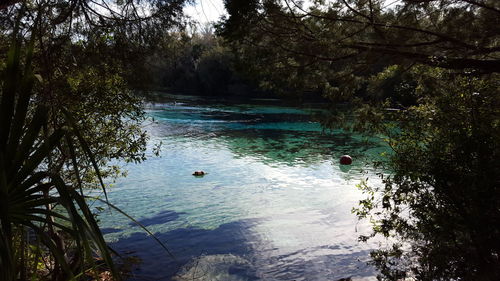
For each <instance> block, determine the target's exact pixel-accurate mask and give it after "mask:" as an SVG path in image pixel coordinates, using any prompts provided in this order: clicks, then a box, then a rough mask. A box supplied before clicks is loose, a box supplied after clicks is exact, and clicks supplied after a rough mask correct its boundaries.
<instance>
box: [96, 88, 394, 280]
mask: <svg viewBox="0 0 500 281" xmlns="http://www.w3.org/2000/svg"><path fill="white" fill-rule="evenodd" d="M314 108H315V107H314V106H312V105H309V106H302V107H301V108H299V107H291V106H283V102H282V101H280V100H248V101H245V102H244V103H242V102H241V101H239V102H226V101H224V102H223V101H220V100H206V99H202V98H198V97H189V96H167V95H165V97H164V102H162V103H155V104H149V105H148V114H149V115H150V116H151V117H152V118H153V119H154V120H155V123H152V124H148V125H147V126H146V129H147V131H148V132H149V134H150V135H151V146H153V144H155V143H158V142H160V141H161V142H162V144H163V145H162V152H161V157H151V158H149V159H148V160H147V161H145V162H143V163H140V164H135V165H127V166H126V169H128V171H129V175H128V177H126V178H123V179H120V180H119V181H118V182H117V183H116V184H115V185H114V186H113V187H112V188H111V189H110V192H109V198H110V200H111V202H113V203H114V204H115V205H117V206H119V207H120V208H122V209H124V210H125V211H126V212H127V213H129V214H130V215H132V216H134V217H135V218H137V219H138V220H139V221H140V222H141V223H142V224H144V225H145V226H147V227H148V228H149V229H150V230H151V231H152V232H154V233H155V235H156V236H157V237H158V238H159V239H160V240H161V241H163V242H164V243H166V245H167V246H168V247H169V249H170V251H171V252H172V253H173V254H174V256H175V260H174V259H172V258H170V257H169V256H168V255H167V254H166V253H165V251H164V250H163V249H162V248H161V247H160V246H159V245H158V244H157V243H156V242H155V241H154V240H153V239H151V238H150V237H148V236H147V235H146V234H145V233H144V232H143V231H141V229H140V228H139V227H137V226H135V225H134V224H133V223H130V221H129V220H127V219H126V218H124V217H122V216H120V215H119V214H118V213H116V212H110V211H105V212H103V213H101V215H100V217H99V219H100V221H101V222H100V224H101V227H102V229H103V232H105V233H106V235H105V237H106V239H107V240H108V241H109V242H111V246H112V247H113V248H114V249H115V250H117V251H118V252H120V253H124V254H126V255H129V256H137V257H139V258H140V259H141V260H142V263H141V264H140V265H138V266H136V267H135V268H134V270H133V274H134V276H133V277H132V278H131V280H193V279H194V280H339V279H341V278H349V277H351V278H352V279H353V280H372V279H374V277H373V276H374V275H376V272H375V271H374V269H373V268H372V267H370V266H368V265H367V264H366V262H367V261H368V260H369V251H370V250H371V248H372V247H373V246H372V245H370V244H363V243H359V242H357V237H358V236H359V235H360V234H362V233H363V232H366V231H367V230H368V226H367V225H366V224H363V223H358V222H357V220H356V217H355V216H354V215H352V214H351V209H352V207H353V206H356V204H357V201H358V200H359V199H361V198H362V194H360V192H359V191H358V190H357V189H356V188H355V185H356V184H357V183H359V181H360V180H361V179H365V178H370V181H371V182H373V184H376V183H377V176H376V175H375V172H374V171H372V170H371V169H370V168H369V165H368V163H369V162H370V161H371V160H373V159H374V158H375V157H377V155H378V154H379V153H380V152H382V151H384V150H385V149H386V148H385V147H384V146H383V145H382V144H381V142H380V140H378V139H367V138H364V137H361V136H357V135H352V134H349V133H345V132H343V131H340V130H334V131H328V132H325V131H324V130H323V129H322V128H321V126H320V125H319V124H318V123H316V122H313V121H311V117H310V114H311V113H313V112H314V111H315V110H316V109H314ZM343 154H349V155H351V156H353V158H354V163H353V165H352V166H351V167H350V169H345V168H346V167H340V166H339V164H338V158H339V157H340V156H341V155H343ZM195 170H203V171H205V172H207V173H208V174H207V175H205V176H204V177H194V176H192V175H191V174H192V173H193V171H195Z"/></svg>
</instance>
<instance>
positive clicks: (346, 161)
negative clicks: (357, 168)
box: [340, 155, 352, 165]
mask: <svg viewBox="0 0 500 281" xmlns="http://www.w3.org/2000/svg"><path fill="white" fill-rule="evenodd" d="M340 164H341V165H351V164H352V157H351V156H349V155H342V156H340Z"/></svg>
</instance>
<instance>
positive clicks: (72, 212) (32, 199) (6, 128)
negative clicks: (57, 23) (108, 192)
mask: <svg viewBox="0 0 500 281" xmlns="http://www.w3.org/2000/svg"><path fill="white" fill-rule="evenodd" d="M32 51H33V46H31V48H29V51H28V54H27V57H26V62H25V64H24V66H23V65H22V63H21V58H22V56H21V44H20V43H18V42H16V44H13V46H12V48H11V49H10V51H9V55H8V57H7V65H6V68H5V69H3V70H2V83H1V84H2V88H1V92H0V93H1V105H0V107H1V109H2V110H1V112H2V114H1V121H0V144H1V146H0V147H1V148H0V201H1V202H0V206H1V207H0V249H1V251H0V268H1V269H2V270H1V271H0V278H1V279H2V280H6V281H10V280H27V279H28V278H29V279H32V278H35V279H37V278H38V276H37V275H38V274H39V273H40V271H39V270H40V267H41V259H42V258H44V259H45V260H46V259H49V265H46V266H47V270H49V274H48V275H50V276H51V277H52V278H54V280H61V279H64V280H70V279H73V278H75V275H76V274H79V273H80V272H82V271H83V270H85V267H88V266H89V265H90V266H92V265H94V256H95V254H96V253H97V254H98V255H99V256H101V257H102V258H103V259H104V261H105V262H106V264H107V266H108V267H109V269H110V270H111V272H112V273H113V275H114V276H115V277H116V278H118V274H117V272H116V270H115V268H114V265H113V261H112V259H111V255H110V253H109V250H108V248H107V245H106V243H105V242H104V238H103V237H102V234H101V232H100V230H99V227H98V225H97V223H96V221H95V219H94V215H93V214H92V212H91V211H90V209H89V207H88V206H87V203H86V202H85V199H84V197H83V194H79V193H78V192H77V191H76V189H75V188H74V187H73V186H70V185H67V184H66V182H65V181H64V179H63V178H62V177H61V168H59V169H57V167H56V166H54V165H53V164H52V162H53V161H54V155H58V154H65V155H67V156H68V157H71V158H73V159H75V157H76V156H75V154H74V153H73V152H74V150H70V149H69V147H70V146H71V145H72V143H73V142H75V141H74V140H73V139H75V138H77V137H76V136H79V135H80V133H79V130H80V129H79V128H78V127H77V126H76V124H74V123H72V122H67V121H66V122H64V125H63V126H58V127H51V126H50V123H49V122H50V119H49V116H50V109H49V107H48V106H47V104H46V103H43V102H42V103H40V102H39V103H37V104H34V97H35V96H34V95H33V92H34V91H33V89H34V88H35V87H38V86H39V85H37V84H38V83H36V82H35V77H34V74H33V72H32V68H31V55H32ZM23 68H24V69H23ZM69 114H70V113H67V114H66V115H67V116H69ZM66 120H67V119H66ZM77 139H79V141H78V143H79V144H80V145H79V147H82V148H84V150H85V156H86V157H88V158H89V159H93V155H92V154H91V152H90V150H89V149H88V146H87V144H86V142H85V140H84V139H82V138H81V137H78V138H77ZM75 143H76V142H75ZM73 168H75V170H77V169H78V167H76V166H75V167H73ZM96 172H97V174H99V171H98V170H96ZM79 182H80V181H79ZM103 188H104V186H103ZM56 206H57V208H58V210H57V211H56V210H55V208H56ZM59 209H60V210H59ZM33 237H34V238H33ZM68 240H69V241H70V244H67V245H65V242H66V241H68ZM41 249H43V250H42V251H41ZM30 263H33V264H30ZM94 266H95V265H94Z"/></svg>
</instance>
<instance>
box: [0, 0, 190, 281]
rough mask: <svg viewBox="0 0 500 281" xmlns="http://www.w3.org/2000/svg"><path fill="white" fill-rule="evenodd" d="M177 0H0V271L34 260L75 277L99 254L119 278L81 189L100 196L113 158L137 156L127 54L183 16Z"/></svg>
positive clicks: (15, 273)
mask: <svg viewBox="0 0 500 281" xmlns="http://www.w3.org/2000/svg"><path fill="white" fill-rule="evenodd" d="M183 3H184V1H180V0H179V1H117V2H116V3H113V4H111V3H110V2H109V1H80V0H69V1H2V2H0V22H1V25H0V38H1V40H0V49H1V50H2V52H1V54H2V55H0V71H1V77H0V78H1V91H0V100H1V113H0V117H1V120H0V122H1V124H2V126H1V127H0V147H1V148H0V192H1V196H0V199H1V201H2V202H1V204H0V205H1V207H0V227H1V229H0V246H1V251H0V252H1V255H0V266H1V270H0V274H1V276H2V278H1V279H2V280H19V279H20V280H25V279H27V278H28V276H29V275H33V276H34V277H39V276H36V274H37V272H36V270H37V266H38V263H39V261H40V259H41V258H42V257H44V258H46V260H47V259H48V262H47V263H46V267H47V270H48V274H47V276H46V278H48V279H52V280H68V279H70V278H83V277H84V274H85V273H86V272H87V269H88V267H89V266H90V267H92V266H93V265H95V263H94V258H95V255H96V254H98V255H100V256H101V257H102V258H103V259H104V261H105V263H106V264H107V266H108V268H109V269H110V270H111V271H112V273H113V275H114V277H115V278H116V279H118V278H119V276H118V275H117V271H116V270H115V267H114V265H113V260H112V259H111V256H110V251H109V249H108V248H107V246H106V244H105V243H104V239H103V237H102V234H101V232H100V230H99V228H98V226H97V224H96V221H95V218H94V215H93V214H92V212H91V210H90V209H89V206H88V205H87V202H86V198H85V196H84V193H83V191H82V190H83V189H84V188H85V187H96V186H101V187H102V188H103V190H104V194H106V193H105V187H104V183H103V178H104V177H106V176H113V175H115V174H116V173H117V172H116V171H117V170H116V169H115V167H114V166H107V165H108V163H109V161H110V160H113V159H118V160H124V161H141V160H142V159H144V150H145V142H146V134H145V132H144V131H143V129H142V128H141V124H142V122H143V121H144V119H145V116H144V112H143V110H142V106H141V100H140V99H139V98H137V97H136V96H135V95H134V94H133V93H132V91H131V90H130V87H129V84H128V83H127V82H128V81H127V77H128V75H129V71H130V70H129V68H128V67H129V66H130V65H131V61H130V60H128V58H131V57H137V56H138V55H140V54H142V51H144V50H146V49H147V48H148V45H153V44H154V38H156V37H157V36H161V34H162V33H164V32H166V31H167V30H168V29H171V28H173V27H174V26H175V25H176V24H177V23H178V22H179V24H180V22H181V20H182V17H181V14H182V13H181V9H182V5H183ZM12 42H14V43H12ZM22 46H25V47H22ZM4 54H5V55H4ZM33 235H34V236H35V237H36V239H35V241H34V240H33ZM32 264H34V267H33V266H31V265H32ZM30 270H31V271H30ZM40 278H42V277H40ZM30 279H31V277H30Z"/></svg>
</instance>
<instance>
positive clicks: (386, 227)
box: [219, 0, 500, 280]
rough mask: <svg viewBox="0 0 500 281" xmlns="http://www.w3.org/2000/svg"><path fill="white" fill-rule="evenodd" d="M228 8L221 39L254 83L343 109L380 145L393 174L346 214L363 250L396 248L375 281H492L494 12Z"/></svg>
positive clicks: (499, 252) (491, 4) (419, 2)
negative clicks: (311, 95)
mask: <svg viewBox="0 0 500 281" xmlns="http://www.w3.org/2000/svg"><path fill="white" fill-rule="evenodd" d="M225 3H226V8H227V10H228V12H229V17H227V18H226V19H225V20H224V21H222V22H221V23H220V24H219V34H221V35H222V36H224V37H225V38H226V39H227V40H228V41H229V44H230V45H231V46H232V47H233V48H234V50H235V52H236V56H237V57H238V58H241V59H243V60H246V61H248V62H252V63H251V64H249V66H248V67H249V69H250V72H251V73H253V74H254V77H255V78H256V79H257V80H259V81H260V82H261V84H262V85H264V86H267V87H270V88H273V89H278V90H281V91H282V92H284V93H288V92H292V93H298V94H303V93H307V92H310V91H316V92H320V93H321V94H322V95H323V96H325V97H327V98H330V99H331V100H332V101H334V102H335V101H339V100H341V101H349V102H351V104H354V105H355V106H354V109H353V112H352V113H353V115H355V116H356V118H357V119H356V122H354V123H351V124H353V125H351V126H350V128H351V129H353V130H360V131H364V132H367V131H368V132H378V133H383V134H385V135H386V136H388V141H389V144H390V146H391V147H392V148H393V153H392V154H390V155H389V156H388V159H387V162H386V163H384V165H386V166H387V167H388V169H389V171H390V172H389V174H385V175H384V176H383V181H384V185H383V186H381V187H377V186H371V185H370V184H369V183H366V182H364V183H361V184H360V188H362V190H364V191H365V192H366V194H367V195H368V197H367V199H366V200H363V201H361V202H360V206H359V208H356V209H355V210H354V211H355V212H356V214H357V215H358V216H359V217H360V218H370V220H371V221H372V222H373V234H372V235H371V236H369V237H360V238H361V239H362V240H366V239H369V238H370V237H373V236H377V235H381V236H383V237H388V238H389V237H391V238H393V240H388V246H387V247H385V248H381V249H378V250H376V251H374V252H373V253H372V257H373V263H374V264H375V265H376V266H377V267H378V268H379V269H380V276H379V277H380V278H381V279H385V280H400V279H402V278H406V277H414V278H415V279H417V280H498V279H499V278H500V272H499V270H498V269H499V268H500V260H499V258H498V257H499V256H500V247H499V243H498V241H497V239H495V237H497V236H498V234H499V228H498V225H499V219H500V210H499V209H498V205H499V203H500V190H499V189H498V186H499V185H498V184H499V183H500V180H499V177H498V175H499V173H498V172H499V171H498V167H499V166H498V164H496V162H497V161H498V152H499V147H498V143H499V131H500V130H499V127H498V126H499V124H500V112H499V108H500V107H499V100H500V97H499V93H498V81H499V76H498V75H499V74H498V72H500V63H499V62H500V61H499V59H500V52H499V51H500V45H499V44H500V41H499V40H498V39H499V35H500V30H499V29H498V28H497V26H498V25H499V20H500V17H499V15H500V2H498V1H490V0H481V1H480V0H406V1H397V2H395V3H392V2H391V1H377V0H338V1H314V2H313V3H310V5H309V7H307V8H306V7H303V6H301V5H300V4H299V3H297V2H295V1H293V0H283V1H272V0H269V1H266V0H264V1H250V2H247V1H236V0H232V1H229V0H228V1H226V2H225ZM388 108H389V109H391V110H386V109H388ZM339 120H342V118H340V117H339V115H338V114H336V113H332V114H331V115H330V116H328V119H326V120H325V124H327V125H330V126H337V125H339ZM390 241H396V242H394V243H392V242H390Z"/></svg>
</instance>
